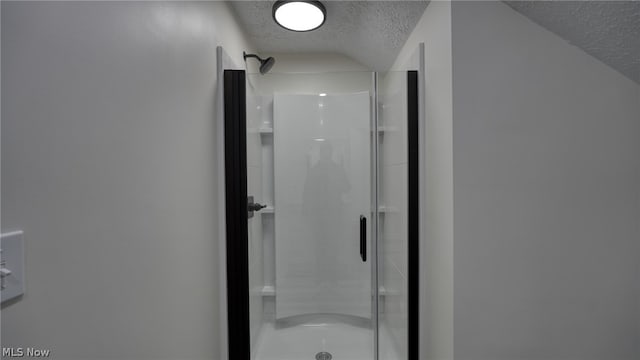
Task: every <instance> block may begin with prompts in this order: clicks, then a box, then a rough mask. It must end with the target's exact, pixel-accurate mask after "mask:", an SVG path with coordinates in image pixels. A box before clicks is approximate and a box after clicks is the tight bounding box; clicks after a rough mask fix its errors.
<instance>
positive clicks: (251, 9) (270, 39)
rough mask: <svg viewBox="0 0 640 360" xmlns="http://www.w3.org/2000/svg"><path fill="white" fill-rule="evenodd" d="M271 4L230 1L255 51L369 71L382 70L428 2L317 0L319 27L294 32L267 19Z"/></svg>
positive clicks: (396, 52)
mask: <svg viewBox="0 0 640 360" xmlns="http://www.w3.org/2000/svg"><path fill="white" fill-rule="evenodd" d="M274 2H275V1H232V2H231V6H232V7H233V8H234V10H235V12H236V14H237V15H238V19H239V21H240V23H241V24H242V25H243V27H244V29H245V30H246V32H247V35H248V36H249V39H250V40H252V41H253V43H254V44H255V45H256V47H257V48H258V50H259V51H264V52H276V53H278V52H286V53H313V52H316V53H317V52H323V53H339V54H343V55H347V56H349V57H351V58H352V59H354V60H356V61H359V62H360V63H362V64H364V65H366V66H368V67H369V68H371V69H372V70H377V71H385V70H388V69H389V68H390V67H391V65H392V64H393V61H394V60H395V58H396V56H397V55H398V53H399V52H400V49H401V48H402V46H403V45H404V43H405V41H406V40H407V38H408V37H409V34H411V31H413V28H414V27H415V26H416V24H417V22H418V20H419V19H420V17H421V16H422V13H423V12H424V10H425V8H426V7H427V4H428V3H429V2H428V1H323V2H322V3H323V5H324V6H325V7H326V9H327V19H326V22H325V23H324V25H323V26H322V27H321V28H319V29H317V30H314V31H310V32H306V33H304V32H303V33H296V32H293V31H288V30H285V29H283V28H281V27H280V26H279V25H277V24H276V23H275V21H273V19H272V17H271V8H272V6H273V3H274Z"/></svg>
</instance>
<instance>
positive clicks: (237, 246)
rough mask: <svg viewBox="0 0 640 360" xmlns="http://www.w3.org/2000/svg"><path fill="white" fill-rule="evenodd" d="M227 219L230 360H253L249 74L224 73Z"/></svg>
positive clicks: (415, 139)
mask: <svg viewBox="0 0 640 360" xmlns="http://www.w3.org/2000/svg"><path fill="white" fill-rule="evenodd" d="M418 79H419V77H418V72H417V71H407V109H408V111H407V130H408V131H407V133H408V139H407V140H408V149H407V150H408V164H409V167H408V209H407V211H408V225H407V226H408V254H407V255H408V270H409V276H408V344H407V346H408V359H407V360H418V359H419V341H420V337H419V327H420V316H419V301H420V299H419V290H420V278H419V262H420V256H419V235H420V234H419V219H420V214H419V206H420V203H419V180H420V179H419V159H420V157H419V129H420V126H419V110H418V106H419V105H418V104H419V94H418ZM223 88H224V139H225V144H224V150H225V176H224V178H225V215H226V252H227V253H226V263H227V316H228V319H227V320H228V322H227V323H228V329H227V330H228V341H229V343H228V346H229V360H250V358H251V340H250V329H249V327H250V323H249V315H250V314H249V259H248V229H247V228H248V218H247V211H248V209H247V196H248V194H247V142H246V141H247V140H246V130H247V129H246V123H247V112H246V73H245V71H244V70H224V87H223Z"/></svg>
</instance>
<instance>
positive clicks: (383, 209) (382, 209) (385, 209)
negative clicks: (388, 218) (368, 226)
mask: <svg viewBox="0 0 640 360" xmlns="http://www.w3.org/2000/svg"><path fill="white" fill-rule="evenodd" d="M378 212H379V213H381V214H385V213H397V212H398V209H397V208H395V207H393V206H386V205H382V206H380V207H378Z"/></svg>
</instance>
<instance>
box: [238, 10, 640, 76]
mask: <svg viewBox="0 0 640 360" xmlns="http://www.w3.org/2000/svg"><path fill="white" fill-rule="evenodd" d="M274 2H275V1H266V0H265V1H232V2H231V6H232V7H233V9H234V11H235V12H236V14H237V16H238V19H239V21H240V22H241V23H242V25H243V27H244V29H245V30H246V31H247V34H248V36H249V37H250V39H251V40H252V41H253V43H254V44H256V46H257V48H258V50H259V51H264V52H275V53H282V52H284V53H339V54H343V55H347V56H349V57H351V58H352V59H354V60H356V61H359V62H360V63H362V64H364V65H366V66H368V67H370V68H371V69H372V70H377V71H386V70H388V69H389V67H390V66H391V65H392V64H393V61H394V60H395V57H396V56H397V54H398V53H399V51H400V49H401V48H402V46H403V45H404V43H405V41H406V40H407V38H408V37H409V35H410V34H411V32H412V30H413V29H414V27H415V26H416V24H417V22H418V20H419V19H420V17H421V16H422V14H423V13H424V10H425V9H426V7H427V5H428V4H429V1H420V0H418V1H326V0H325V1H323V4H324V5H325V7H326V9H327V20H326V22H325V24H324V25H323V26H322V27H321V28H320V29H318V30H315V31H311V32H308V33H296V32H291V31H287V30H285V29H283V28H281V27H280V26H278V25H277V24H276V23H275V22H274V21H273V19H272V17H271V8H272V6H273V3H274ZM505 3H506V4H507V5H509V6H510V7H511V8H513V9H514V10H515V11H517V12H519V13H521V14H523V15H524V16H526V17H528V18H529V19H531V20H532V21H534V22H535V23H537V24H539V25H541V26H542V27H544V28H546V29H548V30H550V31H551V32H553V33H555V34H556V35H558V36H560V37H561V38H563V39H564V40H566V41H568V42H570V43H571V44H573V45H575V46H577V47H579V48H581V49H583V50H584V51H585V52H586V53H588V54H590V55H592V56H594V57H595V58H597V59H599V60H600V61H602V62H603V63H605V64H607V65H609V66H611V67H612V68H614V69H616V70H617V71H619V72H620V73H622V74H623V75H625V76H626V77H628V78H630V79H632V80H633V81H635V82H637V83H639V84H640V0H636V1H564V0H557V1H542V0H532V1H505Z"/></svg>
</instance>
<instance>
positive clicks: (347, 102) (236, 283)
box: [224, 70, 419, 360]
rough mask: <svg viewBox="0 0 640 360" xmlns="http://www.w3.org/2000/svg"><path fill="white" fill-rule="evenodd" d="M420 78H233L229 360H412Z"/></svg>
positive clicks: (228, 165) (404, 74) (228, 135)
mask: <svg viewBox="0 0 640 360" xmlns="http://www.w3.org/2000/svg"><path fill="white" fill-rule="evenodd" d="M418 79H419V76H418V72H417V71H399V72H389V73H387V74H384V76H382V75H378V74H376V73H371V72H341V73H314V74H305V73H295V74H289V73H268V74H259V73H258V74H249V73H246V72H245V71H244V70H224V123H225V124H224V146H225V161H224V163H225V168H224V172H225V209H226V211H225V216H226V272H227V275H226V281H227V315H228V317H227V321H228V353H229V359H233V360H249V359H252V360H276V359H277V360H302V359H319V360H328V359H335V360H342V359H345V360H371V359H380V360H400V359H402V360H407V359H417V351H418V350H417V349H418V323H417V321H418V281H417V280H418V278H417V277H418V261H419V260H418V132H419V130H418V126H419V122H418V119H419V114H418V98H419V97H418Z"/></svg>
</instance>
